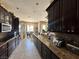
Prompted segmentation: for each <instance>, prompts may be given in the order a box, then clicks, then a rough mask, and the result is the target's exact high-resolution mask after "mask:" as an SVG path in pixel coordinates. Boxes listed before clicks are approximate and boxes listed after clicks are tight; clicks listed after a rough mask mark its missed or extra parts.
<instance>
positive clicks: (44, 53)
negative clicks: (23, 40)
mask: <svg viewBox="0 0 79 59" xmlns="http://www.w3.org/2000/svg"><path fill="white" fill-rule="evenodd" d="M33 41H34V44H35V45H36V48H37V49H38V52H39V54H40V56H41V57H42V59H59V57H58V56H56V55H55V54H54V53H53V52H52V51H51V50H50V49H49V48H48V47H47V46H46V45H44V44H43V43H42V42H41V41H40V40H39V39H38V38H37V37H35V36H33Z"/></svg>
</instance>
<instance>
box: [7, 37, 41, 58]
mask: <svg viewBox="0 0 79 59" xmlns="http://www.w3.org/2000/svg"><path fill="white" fill-rule="evenodd" d="M9 59H41V57H40V55H39V53H38V51H37V49H36V47H35V45H34V43H33V42H32V40H31V38H27V39H26V40H23V41H22V42H21V44H20V45H19V46H18V47H17V48H16V49H15V50H14V52H13V53H12V55H11V56H10V57H9Z"/></svg>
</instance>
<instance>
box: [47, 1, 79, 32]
mask: <svg viewBox="0 0 79 59" xmlns="http://www.w3.org/2000/svg"><path fill="white" fill-rule="evenodd" d="M78 2H79V1H78V0H54V1H53V2H52V3H51V5H50V6H49V7H48V8H47V9H46V11H47V12H48V29H49V31H53V32H66V33H78V32H79V30H78V28H79V26H78V25H79V24H78V23H79V21H78V19H79V17H78V15H79V7H78V6H79V3H78ZM50 24H51V25H50Z"/></svg>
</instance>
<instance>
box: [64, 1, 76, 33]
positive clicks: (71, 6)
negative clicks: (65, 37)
mask: <svg viewBox="0 0 79 59" xmlns="http://www.w3.org/2000/svg"><path fill="white" fill-rule="evenodd" d="M76 10H77V8H76V0H63V16H64V30H65V31H66V32H74V29H75V25H76Z"/></svg>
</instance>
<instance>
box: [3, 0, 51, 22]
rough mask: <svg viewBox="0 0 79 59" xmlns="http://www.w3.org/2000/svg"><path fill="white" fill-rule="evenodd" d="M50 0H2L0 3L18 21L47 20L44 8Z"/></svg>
mask: <svg viewBox="0 0 79 59" xmlns="http://www.w3.org/2000/svg"><path fill="white" fill-rule="evenodd" d="M51 1H52V0H4V1H3V2H2V5H3V6H4V7H5V8H7V9H8V10H9V11H11V12H13V13H14V14H15V16H17V17H19V18H20V21H30V22H32V21H35V22H36V21H47V19H46V17H47V12H46V8H47V7H48V6H49V5H50V3H51Z"/></svg>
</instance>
